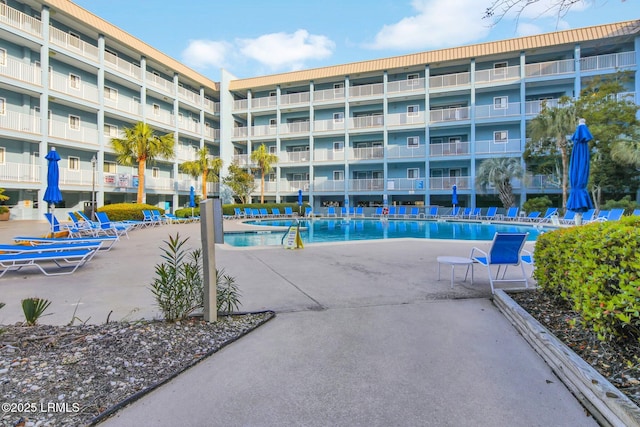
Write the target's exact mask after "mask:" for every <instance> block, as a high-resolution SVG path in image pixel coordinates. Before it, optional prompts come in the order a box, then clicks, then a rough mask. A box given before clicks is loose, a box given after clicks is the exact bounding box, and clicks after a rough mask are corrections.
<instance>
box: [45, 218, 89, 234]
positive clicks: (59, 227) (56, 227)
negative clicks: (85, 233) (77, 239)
mask: <svg viewBox="0 0 640 427" xmlns="http://www.w3.org/2000/svg"><path fill="white" fill-rule="evenodd" d="M44 216H45V218H47V222H48V223H49V231H50V232H51V233H52V234H55V233H63V232H67V234H68V235H69V236H79V235H80V234H82V230H80V229H79V228H77V227H76V226H75V225H74V224H73V223H71V224H62V223H61V222H60V221H58V218H56V216H55V215H54V214H52V213H49V212H47V213H45V214H44ZM52 237H53V236H52Z"/></svg>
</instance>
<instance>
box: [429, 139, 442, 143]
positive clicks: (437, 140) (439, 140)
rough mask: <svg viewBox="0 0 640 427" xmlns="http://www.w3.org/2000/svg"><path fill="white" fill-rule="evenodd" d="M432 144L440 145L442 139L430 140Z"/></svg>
mask: <svg viewBox="0 0 640 427" xmlns="http://www.w3.org/2000/svg"><path fill="white" fill-rule="evenodd" d="M431 143H432V144H442V138H431Z"/></svg>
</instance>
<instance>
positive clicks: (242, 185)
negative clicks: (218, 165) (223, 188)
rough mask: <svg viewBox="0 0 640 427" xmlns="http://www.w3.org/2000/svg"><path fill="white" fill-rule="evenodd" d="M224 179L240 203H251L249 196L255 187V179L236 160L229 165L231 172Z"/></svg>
mask: <svg viewBox="0 0 640 427" xmlns="http://www.w3.org/2000/svg"><path fill="white" fill-rule="evenodd" d="M222 181H223V182H224V183H225V184H226V185H228V186H229V188H230V189H231V191H233V193H234V194H235V196H236V197H237V198H238V200H240V203H249V196H251V193H252V192H253V190H254V189H255V181H254V178H253V175H251V174H250V173H249V172H247V170H246V169H243V168H241V167H240V166H239V165H238V164H237V163H235V162H234V163H232V164H230V165H229V174H228V175H227V176H226V177H224V178H223V180H222Z"/></svg>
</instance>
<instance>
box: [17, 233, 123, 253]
mask: <svg viewBox="0 0 640 427" xmlns="http://www.w3.org/2000/svg"><path fill="white" fill-rule="evenodd" d="M13 241H14V242H15V243H17V244H22V245H25V244H28V245H32V246H36V245H55V244H74V243H96V242H99V243H102V246H100V250H103V251H108V250H109V249H111V247H112V246H113V245H114V244H115V243H116V242H117V241H118V238H117V237H116V236H80V237H63V238H55V237H34V236H16V237H14V238H13Z"/></svg>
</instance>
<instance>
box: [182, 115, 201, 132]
mask: <svg viewBox="0 0 640 427" xmlns="http://www.w3.org/2000/svg"><path fill="white" fill-rule="evenodd" d="M178 129H181V130H186V131H187V132H191V133H197V134H200V122H196V121H194V120H190V119H188V118H186V117H184V118H182V120H178Z"/></svg>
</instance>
